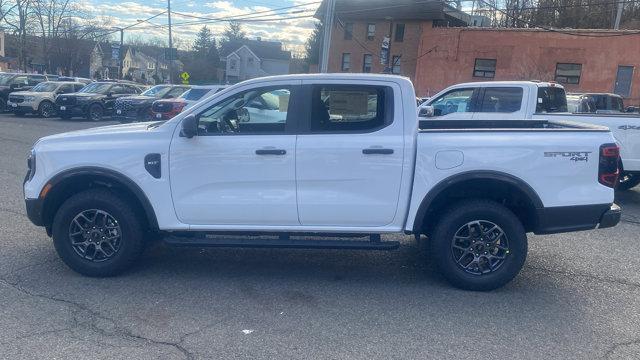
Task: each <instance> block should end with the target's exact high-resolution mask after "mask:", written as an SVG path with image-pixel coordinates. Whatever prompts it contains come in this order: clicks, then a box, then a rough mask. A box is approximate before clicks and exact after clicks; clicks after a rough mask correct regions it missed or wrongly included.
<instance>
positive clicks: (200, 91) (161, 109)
mask: <svg viewBox="0 0 640 360" xmlns="http://www.w3.org/2000/svg"><path fill="white" fill-rule="evenodd" d="M224 88H226V86H224V85H200V86H192V87H191V89H190V90H189V91H187V92H185V93H184V94H182V95H181V96H180V97H178V98H176V99H169V100H157V101H155V102H154V103H153V107H152V111H153V116H154V117H155V118H156V119H157V120H169V119H171V118H172V117H174V116H176V115H178V114H180V112H182V111H183V110H184V109H186V108H188V107H189V106H190V105H191V104H195V103H196V102H198V101H199V100H200V99H202V98H204V97H206V96H208V95H212V94H215V93H217V92H218V91H220V90H222V89H224Z"/></svg>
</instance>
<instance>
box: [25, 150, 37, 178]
mask: <svg viewBox="0 0 640 360" xmlns="http://www.w3.org/2000/svg"><path fill="white" fill-rule="evenodd" d="M27 169H29V170H28V173H27V179H29V180H31V179H33V176H34V175H35V174H36V151H35V150H33V149H31V152H30V153H29V156H28V157H27Z"/></svg>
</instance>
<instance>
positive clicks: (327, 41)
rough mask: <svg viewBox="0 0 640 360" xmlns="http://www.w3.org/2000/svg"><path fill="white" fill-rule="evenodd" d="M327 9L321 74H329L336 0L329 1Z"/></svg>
mask: <svg viewBox="0 0 640 360" xmlns="http://www.w3.org/2000/svg"><path fill="white" fill-rule="evenodd" d="M326 4H327V8H326V9H325V10H326V12H325V15H324V31H323V34H322V53H321V56H322V58H321V60H320V72H321V73H327V72H328V71H329V46H330V45H331V30H332V28H333V16H334V12H335V7H336V2H335V0H327V2H326Z"/></svg>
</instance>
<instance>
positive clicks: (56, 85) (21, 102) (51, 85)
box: [7, 81, 85, 118]
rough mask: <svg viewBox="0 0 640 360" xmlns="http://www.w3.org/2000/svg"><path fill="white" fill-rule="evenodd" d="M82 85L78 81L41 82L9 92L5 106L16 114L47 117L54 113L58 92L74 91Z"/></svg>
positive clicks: (82, 85)
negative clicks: (25, 89)
mask: <svg viewBox="0 0 640 360" xmlns="http://www.w3.org/2000/svg"><path fill="white" fill-rule="evenodd" d="M84 86H85V85H84V84H82V83H79V82H67V81H45V82H41V83H40V84H38V85H36V86H34V87H33V88H32V89H31V90H29V91H16V92H12V93H11V94H9V101H7V106H8V107H9V109H10V110H12V111H13V113H14V114H16V115H24V114H26V113H34V114H39V115H40V116H42V117H44V118H49V117H51V116H53V115H54V114H55V113H56V107H55V102H56V96H58V94H63V93H65V94H66V93H74V92H76V91H78V90H80V89H82V88H83V87H84Z"/></svg>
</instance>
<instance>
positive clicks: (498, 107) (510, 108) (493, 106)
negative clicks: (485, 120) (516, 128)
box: [478, 87, 523, 113]
mask: <svg viewBox="0 0 640 360" xmlns="http://www.w3.org/2000/svg"><path fill="white" fill-rule="evenodd" d="M522 94H523V90H522V88H519V87H489V88H486V89H485V90H484V96H483V97H482V102H481V104H480V106H479V109H478V112H491V113H512V112H516V111H520V108H521V107H522Z"/></svg>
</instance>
